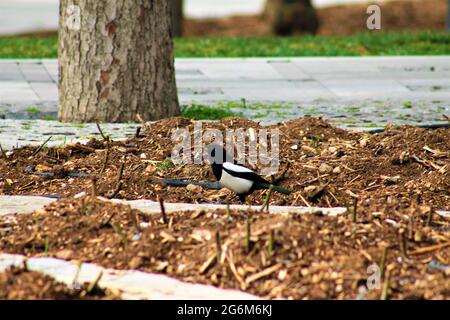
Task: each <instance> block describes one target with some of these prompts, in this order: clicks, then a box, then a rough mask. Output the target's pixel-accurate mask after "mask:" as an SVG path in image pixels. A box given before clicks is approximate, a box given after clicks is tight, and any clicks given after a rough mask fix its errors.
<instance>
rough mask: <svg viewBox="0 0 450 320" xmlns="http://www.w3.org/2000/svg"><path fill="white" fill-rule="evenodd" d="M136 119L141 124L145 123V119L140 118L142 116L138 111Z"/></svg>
mask: <svg viewBox="0 0 450 320" xmlns="http://www.w3.org/2000/svg"><path fill="white" fill-rule="evenodd" d="M136 119H137V120H138V121H139V122H140V123H141V124H142V125H145V121H144V119H143V118H142V116H141V115H140V114H139V113H138V114H137V115H136Z"/></svg>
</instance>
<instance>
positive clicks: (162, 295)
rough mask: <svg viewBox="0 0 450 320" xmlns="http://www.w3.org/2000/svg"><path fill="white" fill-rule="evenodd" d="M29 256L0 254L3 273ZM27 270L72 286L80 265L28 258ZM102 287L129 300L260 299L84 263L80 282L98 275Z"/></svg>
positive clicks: (136, 272) (167, 278)
mask: <svg viewBox="0 0 450 320" xmlns="http://www.w3.org/2000/svg"><path fill="white" fill-rule="evenodd" d="M25 259H26V257H24V256H22V255H12V254H2V253H0V271H2V270H4V269H7V268H8V267H10V266H13V265H14V266H21V265H23V261H24V260H25ZM27 267H28V269H29V270H32V271H39V272H42V273H44V274H46V275H48V276H50V277H52V278H54V279H55V280H57V281H59V282H63V283H65V284H66V285H68V286H71V285H73V280H74V277H75V275H76V272H77V269H78V267H77V265H75V264H73V263H71V262H67V261H64V260H60V259H55V258H28V259H27ZM100 272H102V273H103V275H102V277H101V279H100V281H99V282H98V285H99V286H100V287H101V288H108V289H113V290H120V291H121V293H122V298H123V299H127V300H136V299H146V300H168V299H170V300H257V299H260V298H258V297H257V296H254V295H251V294H247V293H244V292H241V291H238V290H228V289H219V288H216V287H213V286H208V285H202V284H191V283H187V282H183V281H180V280H176V279H173V278H170V277H168V276H165V275H159V274H154V273H147V272H141V271H132V270H115V269H106V268H102V267H100V266H97V265H95V264H92V263H83V264H82V266H81V268H80V272H79V275H78V283H90V282H93V281H94V280H95V279H96V278H97V276H98V275H99V273H100Z"/></svg>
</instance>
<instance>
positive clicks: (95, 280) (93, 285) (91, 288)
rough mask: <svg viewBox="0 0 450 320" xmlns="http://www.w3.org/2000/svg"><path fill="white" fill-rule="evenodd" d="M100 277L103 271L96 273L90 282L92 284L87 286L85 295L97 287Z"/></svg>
mask: <svg viewBox="0 0 450 320" xmlns="http://www.w3.org/2000/svg"><path fill="white" fill-rule="evenodd" d="M102 276H103V271H100V272H99V273H98V275H97V277H96V278H95V279H94V281H92V282H91V283H90V284H89V287H88V288H87V290H86V293H87V294H89V293H91V292H92V290H94V289H95V288H96V287H97V285H98V283H99V281H100V279H101V278H102Z"/></svg>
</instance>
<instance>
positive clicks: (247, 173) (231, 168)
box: [223, 162, 268, 183]
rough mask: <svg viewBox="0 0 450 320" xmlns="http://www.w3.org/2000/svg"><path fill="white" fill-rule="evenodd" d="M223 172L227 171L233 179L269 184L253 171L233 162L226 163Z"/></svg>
mask: <svg viewBox="0 0 450 320" xmlns="http://www.w3.org/2000/svg"><path fill="white" fill-rule="evenodd" d="M223 170H225V171H226V172H227V173H228V174H229V175H232V176H233V177H237V178H242V179H246V180H251V181H254V182H258V183H265V182H267V181H266V180H264V179H263V178H261V177H260V176H259V175H258V174H256V173H255V172H254V171H253V170H250V169H249V168H246V167H244V166H241V165H238V164H234V163H231V162H224V163H223ZM267 183H268V182H267Z"/></svg>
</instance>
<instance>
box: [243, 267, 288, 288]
mask: <svg viewBox="0 0 450 320" xmlns="http://www.w3.org/2000/svg"><path fill="white" fill-rule="evenodd" d="M280 268H281V264H276V265H274V266H272V267H270V268H267V269H265V270H263V271H261V272H258V273H256V274H254V275H251V276H249V277H248V278H247V279H245V283H246V284H247V285H249V284H250V283H252V282H254V281H256V280H258V279H261V278H263V277H267V276H268V275H270V274H272V273H274V272H275V271H277V270H278V269H280Z"/></svg>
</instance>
